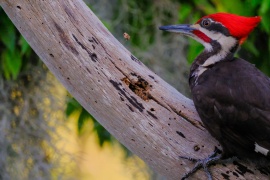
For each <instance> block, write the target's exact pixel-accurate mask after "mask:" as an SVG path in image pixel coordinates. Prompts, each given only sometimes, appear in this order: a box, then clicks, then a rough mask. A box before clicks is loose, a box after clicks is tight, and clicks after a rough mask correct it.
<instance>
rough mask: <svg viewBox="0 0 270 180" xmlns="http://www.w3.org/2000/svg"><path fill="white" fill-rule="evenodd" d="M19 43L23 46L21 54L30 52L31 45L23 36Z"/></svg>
mask: <svg viewBox="0 0 270 180" xmlns="http://www.w3.org/2000/svg"><path fill="white" fill-rule="evenodd" d="M19 43H20V45H21V54H22V55H24V54H26V52H28V51H29V50H30V49H31V48H30V46H29V44H28V43H27V41H26V40H25V39H24V37H23V36H22V35H21V36H20V40H19Z"/></svg>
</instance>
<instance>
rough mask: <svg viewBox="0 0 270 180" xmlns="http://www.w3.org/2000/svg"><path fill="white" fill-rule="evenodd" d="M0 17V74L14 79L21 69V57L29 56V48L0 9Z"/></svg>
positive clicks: (26, 57)
mask: <svg viewBox="0 0 270 180" xmlns="http://www.w3.org/2000/svg"><path fill="white" fill-rule="evenodd" d="M0 17H1V18H0V27H1V28H0V41H1V43H0V53H1V66H0V74H1V75H4V77H5V78H6V79H7V80H9V79H13V80H15V79H16V78H17V76H18V75H19V73H20V72H21V70H22V69H21V68H22V65H23V59H28V58H29V55H30V52H31V48H30V46H29V45H28V43H27V42H26V41H25V39H24V38H23V36H22V35H20V34H19V33H18V31H17V30H16V28H15V27H14V25H13V24H12V22H11V21H10V20H9V18H8V17H7V16H6V14H5V13H4V11H3V10H2V9H0Z"/></svg>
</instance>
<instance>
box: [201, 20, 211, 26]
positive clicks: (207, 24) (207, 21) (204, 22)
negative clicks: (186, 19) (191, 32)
mask: <svg viewBox="0 0 270 180" xmlns="http://www.w3.org/2000/svg"><path fill="white" fill-rule="evenodd" d="M210 24H211V21H210V20H209V19H204V20H203V21H202V23H201V25H202V26H203V27H207V26H210Z"/></svg>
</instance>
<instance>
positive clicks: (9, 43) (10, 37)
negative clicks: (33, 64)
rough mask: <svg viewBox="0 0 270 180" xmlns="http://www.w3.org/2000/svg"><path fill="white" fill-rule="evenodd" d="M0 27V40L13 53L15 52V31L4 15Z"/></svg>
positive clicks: (0, 19)
mask: <svg viewBox="0 0 270 180" xmlns="http://www.w3.org/2000/svg"><path fill="white" fill-rule="evenodd" d="M1 14H3V13H1ZM0 27H1V28H0V40H1V41H2V42H3V43H4V45H5V46H6V47H7V48H8V50H9V51H10V52H12V53H13V52H14V50H15V42H16V29H15V27H14V25H13V24H12V22H11V21H10V20H9V18H8V17H7V16H6V15H2V16H1V18H0Z"/></svg>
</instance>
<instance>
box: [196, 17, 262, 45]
mask: <svg viewBox="0 0 270 180" xmlns="http://www.w3.org/2000/svg"><path fill="white" fill-rule="evenodd" d="M204 18H211V19H213V20H214V21H216V22H220V23H221V24H222V25H223V26H225V27H226V28H228V30H229V32H230V34H231V35H232V36H234V37H236V38H237V39H239V40H240V44H242V43H243V42H244V41H245V39H246V38H247V36H248V35H249V34H250V33H251V32H252V31H253V29H254V28H255V27H256V26H257V25H258V23H259V22H260V21H261V17H260V16H255V17H244V16H238V15H235V14H229V13H216V14H211V15H208V16H204V17H203V18H201V19H204ZM201 19H200V20H199V21H198V22H197V23H199V22H200V21H201Z"/></svg>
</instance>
